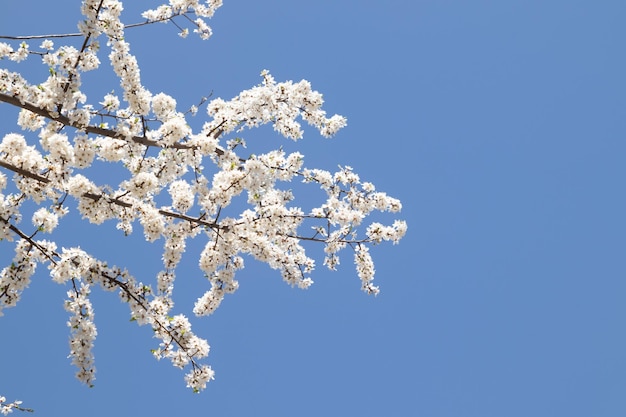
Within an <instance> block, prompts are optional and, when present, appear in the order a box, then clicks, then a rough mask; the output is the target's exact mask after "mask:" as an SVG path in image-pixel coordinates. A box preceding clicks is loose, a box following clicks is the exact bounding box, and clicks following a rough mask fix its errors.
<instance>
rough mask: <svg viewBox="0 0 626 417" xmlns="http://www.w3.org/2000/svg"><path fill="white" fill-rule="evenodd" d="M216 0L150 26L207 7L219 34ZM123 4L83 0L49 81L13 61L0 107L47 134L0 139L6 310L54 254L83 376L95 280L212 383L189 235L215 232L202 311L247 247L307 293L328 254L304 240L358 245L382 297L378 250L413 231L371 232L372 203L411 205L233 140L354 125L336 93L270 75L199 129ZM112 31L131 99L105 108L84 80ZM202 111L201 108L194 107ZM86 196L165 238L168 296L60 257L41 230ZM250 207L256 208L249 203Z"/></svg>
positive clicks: (86, 203) (331, 262) (330, 246)
mask: <svg viewBox="0 0 626 417" xmlns="http://www.w3.org/2000/svg"><path fill="white" fill-rule="evenodd" d="M205 3H206V4H200V2H199V1H194V0H170V2H169V4H168V5H163V6H160V7H158V8H156V9H154V10H149V11H147V12H145V13H144V14H143V16H144V17H145V18H146V19H147V20H148V21H149V22H158V21H163V22H167V21H169V20H171V19H173V18H175V17H176V16H179V15H185V16H187V15H190V14H193V15H195V16H196V17H197V19H195V20H193V19H191V18H190V19H189V20H190V21H192V22H194V24H195V26H196V29H195V31H196V32H197V33H198V34H199V35H200V36H201V37H202V38H206V37H208V35H210V29H209V28H208V26H207V25H206V23H205V21H204V20H203V19H204V18H208V17H211V16H212V15H213V13H214V12H215V10H216V9H217V8H218V7H220V6H221V4H222V2H221V0H209V1H207V2H205ZM122 10H123V7H122V3H121V2H120V1H117V0H84V1H83V6H82V12H83V14H84V15H85V20H84V21H83V22H81V23H80V24H79V28H80V31H81V33H82V34H83V36H84V40H85V41H84V42H83V46H82V47H81V49H76V48H74V47H71V46H60V47H56V49H55V45H54V44H53V43H52V42H51V41H49V40H44V41H43V42H42V43H41V45H40V48H41V49H42V50H43V51H44V52H40V54H41V55H42V56H43V63H44V65H45V66H46V67H47V70H49V76H48V77H47V79H46V80H45V81H44V82H43V83H40V84H37V85H33V84H30V83H28V82H27V81H26V80H25V79H24V78H23V77H22V76H21V75H20V74H18V73H15V72H11V71H8V70H6V69H2V68H0V101H4V102H6V103H9V104H11V105H14V106H17V107H19V108H20V109H21V110H20V113H19V117H18V125H19V126H20V128H21V129H22V130H23V131H27V132H28V131H37V132H38V135H37V138H36V139H31V138H28V139H27V138H26V137H25V136H23V135H22V134H18V133H7V134H5V135H4V137H2V138H1V140H0V169H2V170H7V172H11V173H12V174H13V178H12V180H13V181H12V182H9V179H8V178H7V176H6V175H4V174H3V173H2V172H0V241H1V243H2V244H7V242H11V241H13V240H16V243H15V257H14V258H13V261H12V263H11V265H9V266H7V267H5V268H4V269H2V270H1V271H0V315H1V313H2V308H5V307H11V306H14V305H15V304H16V303H17V301H19V298H20V295H21V293H22V292H23V291H24V289H25V288H26V287H27V286H28V285H29V282H30V277H31V276H32V275H33V273H34V272H35V269H36V266H37V264H39V263H41V264H44V265H45V266H46V267H47V268H48V270H49V272H50V276H51V278H52V280H53V281H55V282H57V283H59V284H63V285H67V286H70V287H71V288H70V289H69V291H68V293H67V294H68V300H67V301H66V304H65V306H66V309H67V310H68V312H70V314H71V317H70V319H69V322H68V326H69V327H70V329H71V337H70V356H71V357H72V362H73V364H74V365H75V366H76V367H77V368H78V373H77V375H78V378H79V379H80V380H81V381H83V382H84V383H86V384H89V385H91V384H92V383H93V381H94V378H95V366H94V358H93V354H92V347H93V344H94V340H95V336H96V334H97V331H96V327H95V324H94V320H93V319H94V313H93V308H92V305H91V302H90V300H89V293H90V291H91V289H92V288H94V287H101V288H102V289H104V290H106V291H113V290H118V292H119V296H120V298H121V300H122V301H124V302H125V303H127V304H128V306H129V309H130V315H131V318H132V320H134V321H136V322H137V324H139V325H149V326H151V327H152V328H153V330H154V334H155V336H156V338H157V339H158V340H159V345H158V347H157V348H156V349H154V350H153V351H152V353H153V354H154V356H155V357H156V358H158V359H162V358H165V359H168V360H170V361H171V362H172V364H173V365H174V366H176V367H179V368H188V369H189V368H190V370H189V372H188V373H187V375H186V376H185V381H186V382H187V385H188V386H189V387H190V388H192V389H193V390H194V391H196V392H198V391H200V390H202V389H204V388H205V386H206V383H207V382H209V381H210V380H212V379H213V378H214V372H213V370H212V369H211V368H210V367H209V366H207V365H203V364H201V363H200V362H199V361H200V360H201V359H203V358H205V357H206V356H207V355H208V354H209V345H208V343H207V342H206V340H204V339H202V338H200V337H198V336H197V335H195V334H194V333H193V331H192V330H191V325H190V323H189V320H188V319H187V318H186V317H185V316H184V315H181V314H172V309H173V306H174V301H173V298H172V296H173V288H174V286H175V280H176V268H177V266H178V265H179V263H180V262H181V259H182V255H183V253H184V252H185V249H186V246H187V240H188V239H191V238H194V237H197V236H203V237H204V239H205V240H206V244H205V246H204V249H203V251H202V253H201V254H200V258H199V260H198V266H199V269H200V271H201V272H202V273H203V274H204V275H205V276H206V278H207V280H208V283H207V287H208V288H205V289H203V291H202V292H203V295H201V296H200V297H198V299H197V301H196V303H195V305H194V307H193V313H194V314H196V315H198V316H204V315H208V314H211V313H212V312H213V311H215V310H216V309H217V308H218V307H219V306H220V304H221V303H222V302H223V300H224V297H225V295H226V294H232V293H234V292H236V291H237V289H238V288H239V282H238V281H237V280H236V279H235V278H236V273H237V271H238V270H241V269H242V268H244V259H243V257H242V256H243V255H250V256H252V257H253V258H254V259H257V260H259V261H261V262H264V263H266V264H268V265H269V266H270V267H271V268H273V269H275V270H277V271H280V274H281V276H282V278H283V280H284V281H285V282H287V283H288V284H289V285H292V286H296V287H299V288H303V289H304V288H308V287H309V286H310V285H311V284H312V283H313V281H312V279H311V278H310V274H311V272H312V271H313V269H314V268H315V260H314V259H313V258H312V257H310V256H309V255H308V252H307V248H305V245H309V244H310V245H313V244H315V243H318V244H320V245H321V246H323V252H324V265H325V266H327V267H328V268H330V269H336V268H337V266H338V265H339V263H340V255H339V252H340V251H341V250H343V249H348V250H352V251H353V252H354V262H355V265H356V271H357V275H358V277H359V278H360V280H361V288H362V289H363V290H364V291H366V292H367V293H370V294H377V293H378V292H379V289H378V287H376V286H374V285H373V279H374V264H373V261H372V257H371V255H370V253H369V246H371V245H373V244H378V243H381V242H383V241H391V242H393V243H394V244H395V243H398V242H399V240H400V239H401V238H402V237H403V236H404V234H405V233H406V230H407V226H406V223H405V222H404V221H401V220H395V221H394V222H393V223H392V224H391V225H385V224H383V223H380V222H378V221H375V222H371V223H370V224H369V225H367V226H364V222H365V219H366V218H367V216H368V215H370V214H371V213H372V212H374V211H380V212H390V213H398V212H399V211H400V210H401V207H402V206H401V203H400V201H399V200H397V199H395V198H392V197H390V196H388V195H386V194H385V193H383V192H379V191H377V190H376V188H375V187H374V185H373V184H372V183H370V182H365V181H361V179H360V177H359V176H358V175H357V174H356V173H355V172H354V171H353V170H352V169H351V168H350V167H340V168H339V170H338V171H337V172H335V173H332V172H329V171H324V170H320V169H308V168H305V166H304V157H303V155H302V154H300V153H298V152H293V153H290V154H287V153H285V152H284V151H282V150H273V151H269V152H266V153H262V154H258V155H251V156H247V155H246V157H245V158H244V157H242V155H240V154H238V153H237V152H238V151H239V149H241V147H244V146H245V140H244V139H242V138H232V137H230V135H229V134H231V133H233V132H240V131H242V130H243V129H245V128H251V127H256V126H260V125H263V124H271V125H273V127H274V129H275V130H276V131H277V132H279V133H280V134H281V135H283V136H285V137H287V138H290V139H294V140H296V139H300V138H302V136H303V129H302V126H301V124H300V121H301V120H304V121H306V122H307V123H309V124H310V125H311V126H313V127H315V128H316V129H317V130H318V131H319V132H320V134H321V135H322V136H324V137H330V136H332V135H334V134H335V133H336V132H337V131H338V130H339V129H341V128H342V127H344V126H345V125H346V119H345V118H344V117H342V116H339V115H334V116H331V117H327V115H326V112H325V111H324V110H323V109H322V105H323V98H322V95H321V94H320V93H319V92H317V91H315V90H313V89H312V88H311V85H310V84H309V82H307V81H304V80H303V81H300V82H297V83H294V82H291V81H287V82H281V83H277V82H276V81H275V80H274V78H273V77H272V76H271V75H270V74H269V72H268V71H263V72H262V73H261V75H262V77H263V81H262V83H261V84H260V85H257V86H255V87H253V88H251V89H249V90H245V91H243V92H241V93H240V94H239V95H238V96H236V97H235V98H233V99H231V100H223V99H221V98H216V99H214V100H212V101H210V102H209V103H208V107H207V112H208V115H209V119H208V120H207V121H206V122H205V124H204V126H203V127H202V129H200V131H197V132H194V131H193V129H192V128H191V127H190V125H189V123H188V122H187V119H186V117H188V116H187V114H184V113H181V112H179V111H177V109H176V104H177V103H176V100H175V99H174V98H173V97H171V96H170V95H168V94H166V93H158V94H154V95H153V94H152V93H150V92H149V91H148V90H147V89H146V88H145V87H144V86H143V85H142V83H141V78H140V70H139V63H138V61H137V59H136V58H135V57H134V56H133V55H132V54H131V53H130V45H129V43H128V42H127V41H126V40H125V39H126V38H125V36H124V30H125V28H124V25H123V24H122V22H121V20H120V16H121V12H122ZM185 33H186V32H185ZM100 37H104V38H106V45H107V47H108V49H109V55H108V56H109V60H110V62H111V64H112V66H113V69H114V72H115V74H116V75H117V76H118V78H119V82H120V85H121V89H122V94H121V95H120V96H119V97H118V95H117V94H115V92H114V91H112V92H111V93H108V94H106V95H105V96H104V97H103V99H102V100H101V101H100V102H99V104H100V106H92V105H90V104H86V103H87V96H86V95H85V93H83V92H82V91H81V88H82V81H81V74H82V73H83V72H85V71H90V70H93V69H95V68H98V66H99V65H100V60H99V58H98V54H99V52H100V44H99V42H98V38H100ZM28 51H29V47H28V45H27V44H26V43H21V44H20V45H19V46H11V45H9V44H6V43H0V58H1V57H8V58H9V59H11V60H13V61H16V62H18V61H23V60H24V59H25V58H26V57H27V56H28V55H29V52H28ZM196 111H197V107H194V109H193V111H192V113H193V114H195V112H196ZM94 120H100V121H101V122H100V123H99V124H96V123H95V122H94ZM109 122H111V123H109ZM155 150H157V151H158V152H155ZM95 161H99V162H98V163H99V164H113V163H117V164H119V165H120V166H123V167H124V168H125V169H126V170H127V171H126V176H125V177H124V178H123V179H121V180H119V181H116V183H112V184H98V183H97V182H96V181H94V180H93V179H91V178H90V173H91V172H92V171H90V167H92V165H93V164H94V163H95ZM94 169H95V168H94ZM100 178H101V177H100ZM294 180H298V181H299V182H301V183H302V184H303V185H297V187H307V186H310V185H314V186H315V185H317V186H319V187H320V188H321V189H322V190H323V192H325V193H326V198H325V199H322V200H323V201H321V202H320V204H319V205H318V206H317V207H313V208H311V209H307V210H306V211H305V210H304V209H302V208H300V207H297V206H296V205H294V200H296V196H297V194H298V191H299V188H298V189H296V190H292V189H291V188H285V185H286V184H287V183H290V182H291V183H292V182H294ZM294 188H295V187H294ZM68 197H71V198H68ZM26 201H30V202H34V203H36V204H37V205H38V206H39V207H38V208H37V209H35V210H34V211H33V213H32V214H31V215H30V216H28V217H26V218H30V219H31V220H32V223H33V225H34V228H35V229H34V230H32V231H26V229H25V228H26V227H28V226H24V225H22V224H21V221H22V216H23V215H24V214H25V212H26V208H25V207H26V205H24V204H23V203H24V202H26ZM72 201H75V202H76V207H77V210H78V212H79V213H80V215H82V217H83V218H84V219H86V220H87V221H89V222H91V223H94V224H102V223H104V222H105V221H107V220H114V221H115V223H116V225H117V226H116V227H117V228H118V229H120V230H121V231H122V232H123V233H124V234H130V233H133V225H137V224H139V225H141V227H142V228H143V233H144V236H145V238H146V240H147V241H149V242H153V241H157V240H160V239H162V240H163V256H162V260H163V270H161V271H160V272H158V274H157V276H156V278H155V281H156V282H155V288H156V290H155V291H153V290H152V287H151V286H150V285H148V284H144V283H142V282H139V281H137V280H136V279H135V278H133V277H132V276H131V275H130V274H129V273H128V272H127V271H125V270H122V269H120V268H117V267H110V266H108V265H107V264H106V263H105V262H103V261H100V260H97V259H95V258H93V257H91V256H90V255H89V254H87V253H86V252H84V251H83V250H81V249H80V248H78V247H74V248H64V249H62V250H61V251H57V246H56V244H55V243H54V242H51V241H47V240H37V239H35V237H36V235H37V234H38V233H47V234H53V233H54V232H55V229H56V227H57V225H58V224H59V222H60V221H62V219H63V217H64V216H65V215H66V214H67V213H68V212H70V211H71V209H72V204H71V202H72ZM234 201H237V204H233V202H234ZM242 201H245V202H246V203H247V207H245V208H244V209H241V204H240V203H241V202H242ZM379 217H380V216H379ZM363 229H365V230H363ZM303 230H305V231H303ZM311 230H312V232H311ZM4 407H5V408H6V407H7V406H4ZM5 408H3V409H2V410H3V412H4V410H5ZM6 409H7V410H10V408H6Z"/></svg>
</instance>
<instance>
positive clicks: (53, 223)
mask: <svg viewBox="0 0 626 417" xmlns="http://www.w3.org/2000/svg"><path fill="white" fill-rule="evenodd" d="M33 224H34V225H35V226H37V227H38V228H39V230H41V231H42V232H46V233H50V232H52V231H53V230H54V229H55V228H56V227H57V225H58V224H59V217H58V216H57V215H56V213H53V212H50V211H48V209H46V208H40V209H39V210H37V211H36V212H35V213H34V214H33Z"/></svg>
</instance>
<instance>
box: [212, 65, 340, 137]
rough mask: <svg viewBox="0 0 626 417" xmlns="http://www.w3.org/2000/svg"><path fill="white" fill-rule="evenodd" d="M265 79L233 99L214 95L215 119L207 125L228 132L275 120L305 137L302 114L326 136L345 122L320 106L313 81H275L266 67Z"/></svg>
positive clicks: (290, 133) (284, 131)
mask: <svg viewBox="0 0 626 417" xmlns="http://www.w3.org/2000/svg"><path fill="white" fill-rule="evenodd" d="M261 76H262V77H263V83H262V84H260V85H258V86H256V87H254V88H252V89H250V90H246V91H243V92H242V93H240V94H239V95H238V96H237V97H235V98H234V99H232V100H230V101H224V100H222V99H215V100H213V101H212V102H211V103H209V106H208V109H207V111H208V113H209V115H210V116H212V117H213V122H211V123H210V124H208V125H207V126H206V127H205V129H208V130H209V131H211V130H214V129H217V128H219V129H221V130H223V131H224V132H226V133H228V132H231V131H233V130H235V129H237V128H240V129H241V128H243V127H256V126H260V125H262V124H266V123H270V122H271V123H273V125H274V129H275V130H276V131H277V132H279V133H280V134H281V135H283V136H285V137H287V138H290V139H294V140H296V139H300V138H302V134H303V132H302V128H301V126H300V123H299V122H298V121H297V120H296V119H297V117H299V116H300V117H302V119H304V120H306V121H307V122H308V123H309V124H310V125H312V126H315V127H316V128H318V129H319V131H320V133H321V134H322V135H323V136H325V137H330V136H332V135H334V134H335V133H337V131H338V130H339V129H341V128H342V127H345V126H346V119H345V118H344V117H343V116H339V115H334V116H332V117H330V118H327V117H326V112H325V111H324V110H322V109H321V107H322V104H323V103H324V101H323V100H322V95H321V94H320V93H318V92H317V91H314V90H311V84H310V83H309V82H308V81H306V80H302V81H300V82H298V83H293V82H292V81H287V82H282V83H276V81H275V80H274V77H272V76H271V75H270V73H269V71H267V70H263V71H262V72H261Z"/></svg>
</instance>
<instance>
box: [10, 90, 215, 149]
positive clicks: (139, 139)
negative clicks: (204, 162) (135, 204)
mask: <svg viewBox="0 0 626 417" xmlns="http://www.w3.org/2000/svg"><path fill="white" fill-rule="evenodd" d="M0 101H3V102H5V103H7V104H11V105H13V106H16V107H20V108H22V109H25V110H28V111H30V112H32V113H35V114H38V115H39V116H43V117H45V118H46V119H50V120H53V121H55V122H59V123H61V124H63V125H64V126H70V127H73V128H75V129H78V130H80V131H83V132H86V133H92V134H94V135H100V136H106V137H109V138H113V139H121V140H128V138H127V137H126V136H124V135H122V134H121V133H119V132H116V131H115V130H111V129H105V128H102V127H98V126H92V125H89V126H80V125H78V124H76V123H73V122H72V121H71V120H70V119H69V118H68V117H67V116H64V115H62V114H58V113H53V112H51V111H49V110H46V109H42V108H41V107H39V106H36V105H34V104H32V103H29V102H27V101H24V102H22V101H20V99H19V98H17V97H13V96H10V95H8V94H4V93H0ZM222 133H223V131H222V130H221V129H218V130H216V131H215V132H214V133H213V137H214V138H217V137H219V136H220V135H221V134H222ZM130 140H131V141H133V142H135V143H138V144H141V145H144V146H154V147H157V148H164V146H163V145H162V144H160V143H159V142H157V141H154V140H150V139H148V138H146V137H145V136H131V137H130ZM170 147H171V148H174V149H195V147H194V146H190V145H186V144H184V143H179V142H176V143H174V144H173V145H171V146H170ZM215 153H216V154H217V155H220V156H221V155H223V154H224V150H223V149H221V148H219V147H216V148H215Z"/></svg>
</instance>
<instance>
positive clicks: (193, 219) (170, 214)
mask: <svg viewBox="0 0 626 417" xmlns="http://www.w3.org/2000/svg"><path fill="white" fill-rule="evenodd" d="M0 167H3V168H6V169H8V170H10V171H13V172H15V173H16V174H18V175H21V176H23V177H27V178H30V179H33V180H35V181H39V182H42V183H44V184H48V183H50V180H49V179H48V178H46V177H42V176H41V175H38V174H35V173H32V172H30V171H27V170H25V169H23V168H20V167H16V166H15V165H12V164H9V163H8V162H4V161H0ZM82 197H85V198H88V199H90V200H93V201H99V200H100V199H103V198H104V199H106V201H108V202H109V203H112V204H115V205H117V206H120V207H124V208H131V207H132V206H133V205H132V203H129V202H127V201H123V200H121V199H120V198H118V197H114V198H109V197H108V196H106V195H105V194H94V193H85V194H83V195H82ZM159 214H161V215H162V216H165V217H171V218H175V219H180V220H184V221H187V222H189V223H193V224H196V225H198V226H205V227H210V228H212V229H228V226H221V225H219V224H218V223H216V222H207V221H205V220H202V218H201V217H191V216H187V215H185V214H181V213H175V212H172V211H168V210H163V209H159Z"/></svg>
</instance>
